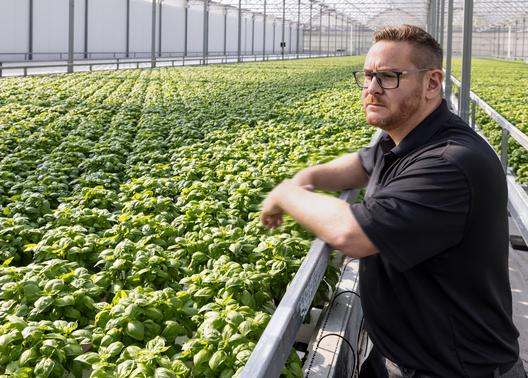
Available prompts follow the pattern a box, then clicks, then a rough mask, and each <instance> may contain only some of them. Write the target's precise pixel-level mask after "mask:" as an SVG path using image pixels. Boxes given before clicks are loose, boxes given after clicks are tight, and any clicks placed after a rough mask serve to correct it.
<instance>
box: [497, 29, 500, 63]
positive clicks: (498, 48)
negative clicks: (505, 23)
mask: <svg viewBox="0 0 528 378" xmlns="http://www.w3.org/2000/svg"><path fill="white" fill-rule="evenodd" d="M499 57H500V26H499V30H498V33H497V58H499Z"/></svg>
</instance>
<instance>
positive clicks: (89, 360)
mask: <svg viewBox="0 0 528 378" xmlns="http://www.w3.org/2000/svg"><path fill="white" fill-rule="evenodd" d="M75 361H78V362H80V363H81V365H82V366H83V368H85V369H89V368H90V367H91V366H92V365H93V364H95V363H97V362H99V361H101V358H100V357H99V354H97V353H95V352H88V353H85V354H81V355H80V356H78V357H75Z"/></svg>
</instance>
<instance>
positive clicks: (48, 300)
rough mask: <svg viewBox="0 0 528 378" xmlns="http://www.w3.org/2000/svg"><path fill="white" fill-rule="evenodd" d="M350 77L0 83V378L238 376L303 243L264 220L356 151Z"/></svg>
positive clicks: (262, 68) (322, 292)
mask: <svg viewBox="0 0 528 378" xmlns="http://www.w3.org/2000/svg"><path fill="white" fill-rule="evenodd" d="M361 65H362V58H336V59H321V60H310V61H288V62H276V63H255V64H245V65H230V66H208V67H185V68H171V69H169V68H167V69H154V70H132V71H116V72H97V73H86V74H72V75H59V76H41V77H31V78H4V79H1V80H0V264H2V265H1V267H0V286H1V288H0V324H1V328H0V376H1V377H44V378H45V377H60V376H63V375H66V374H71V375H73V376H75V377H77V378H79V377H81V375H82V373H83V370H85V369H93V371H92V373H91V376H92V377H221V378H229V377H236V376H237V375H239V374H240V372H241V370H242V368H243V366H244V364H245V363H246V361H247V359H248V358H249V356H250V354H251V352H252V350H253V348H254V346H255V344H256V342H257V341H258V339H259V337H260V335H261V334H262V332H263V330H264V328H265V327H266V325H267V323H268V322H269V320H270V317H271V315H272V313H273V310H274V308H275V306H276V304H277V303H278V302H279V301H280V300H281V298H282V296H283V295H284V293H285V291H286V289H287V286H288V284H289V283H290V282H291V279H292V278H293V276H294V275H295V273H296V272H297V270H298V268H299V266H300V264H301V263H302V261H303V258H304V256H305V255H306V253H307V251H308V249H309V247H310V245H311V243H312V241H313V235H311V234H310V233H308V232H307V231H306V230H304V229H303V228H301V227H299V226H298V225H297V224H296V223H295V222H293V221H292V220H291V219H289V218H286V221H285V224H284V225H283V226H282V227H281V228H279V229H278V230H275V231H267V230H265V228H263V227H262V226H261V225H260V224H259V218H258V215H259V209H260V207H259V206H260V203H261V202H262V200H263V198H264V197H265V195H266V193H268V192H269V190H270V189H271V188H272V187H273V186H274V185H276V184H277V183H279V182H281V181H282V180H284V179H286V178H289V177H291V176H292V175H293V174H294V173H295V172H297V171H298V170H299V169H301V168H303V167H306V166H310V165H313V164H319V163H323V162H326V161H328V160H330V159H333V158H335V157H336V156H339V155H342V154H344V153H348V152H351V151H356V150H358V149H360V148H362V147H363V146H365V145H366V144H367V143H368V142H369V140H370V137H371V135H372V133H373V131H374V130H373V129H372V128H370V127H368V125H366V124H365V123H364V120H363V114H362V108H361V101H360V93H359V90H358V89H357V86H356V85H355V84H354V82H353V78H352V71H354V70H355V69H358V67H361ZM338 274H339V270H338V269H337V268H336V267H335V266H334V265H332V264H330V265H329V266H328V268H327V270H326V274H325V278H324V280H323V281H322V283H321V285H320V286H319V289H318V291H317V294H316V296H315V298H314V301H313V304H317V303H319V302H320V301H321V300H328V293H329V291H330V290H332V288H333V287H334V286H335V284H336V282H337V280H338ZM282 375H283V376H284V377H301V376H302V372H301V361H300V359H299V357H298V356H297V354H296V353H295V351H294V350H293V349H292V352H291V353H290V356H289V358H288V361H287V363H286V365H285V367H284V369H283V374H282Z"/></svg>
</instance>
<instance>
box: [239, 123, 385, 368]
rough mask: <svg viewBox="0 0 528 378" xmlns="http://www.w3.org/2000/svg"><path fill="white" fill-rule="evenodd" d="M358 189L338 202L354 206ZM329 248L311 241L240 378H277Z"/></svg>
mask: <svg viewBox="0 0 528 378" xmlns="http://www.w3.org/2000/svg"><path fill="white" fill-rule="evenodd" d="M380 135H381V130H378V131H377V132H376V133H375V134H374V136H373V137H372V140H371V142H370V146H372V145H374V144H375V143H376V142H377V141H378V139H379V137H380ZM359 192H360V191H359V190H358V189H354V190H345V191H343V192H342V193H341V195H340V196H339V198H340V199H341V200H343V201H346V202H348V203H354V202H355V201H356V199H357V196H358V194H359ZM332 251H333V248H332V247H331V246H330V245H328V244H326V243H325V242H324V241H322V240H321V239H319V238H317V239H315V242H314V243H313V245H312V247H311V248H310V251H308V254H307V255H306V258H305V259H304V261H303V263H302V265H301V267H300V268H299V270H298V271H297V273H296V274H295V277H294V278H293V280H292V282H291V284H290V286H289V288H288V290H287V291H286V294H285V295H284V297H283V298H282V300H281V302H280V303H279V306H278V307H277V309H276V311H275V313H274V314H273V317H272V318H271V320H270V322H269V323H268V325H267V327H266V329H265V330H264V333H263V334H262V336H261V337H260V339H259V342H258V343H257V345H256V346H255V349H254V350H253V352H252V353H251V356H250V358H249V360H248V361H247V363H246V365H245V367H244V370H243V371H242V374H241V375H240V378H275V377H279V376H280V374H281V371H282V368H283V366H284V364H285V362H286V360H287V358H288V354H289V353H290V350H291V348H292V346H293V344H294V342H295V338H296V337H297V334H298V333H299V330H300V328H301V325H302V323H303V321H304V317H305V316H306V314H307V312H308V310H309V309H310V307H311V303H312V301H313V298H314V296H315V293H316V291H317V288H318V287H319V284H320V282H321V279H322V278H323V275H324V272H325V270H326V268H327V266H328V263H329V261H330V257H331V255H332Z"/></svg>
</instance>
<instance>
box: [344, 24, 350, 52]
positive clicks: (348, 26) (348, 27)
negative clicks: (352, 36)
mask: <svg viewBox="0 0 528 378" xmlns="http://www.w3.org/2000/svg"><path fill="white" fill-rule="evenodd" d="M349 33H350V20H348V19H347V29H346V42H345V55H348V53H349V51H350V49H349V48H348V47H349V46H348V34H349Z"/></svg>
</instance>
